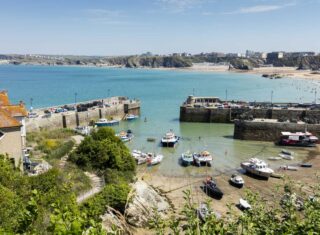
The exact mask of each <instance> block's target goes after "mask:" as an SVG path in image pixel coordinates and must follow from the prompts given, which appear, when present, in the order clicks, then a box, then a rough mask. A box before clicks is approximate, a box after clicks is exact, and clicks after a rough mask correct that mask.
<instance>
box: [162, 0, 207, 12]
mask: <svg viewBox="0 0 320 235" xmlns="http://www.w3.org/2000/svg"><path fill="white" fill-rule="evenodd" d="M205 1H206V0H157V2H158V3H160V4H161V5H162V7H163V8H164V9H166V10H169V11H170V12H183V11H185V10H187V9H190V8H194V7H199V6H201V5H202V4H203V3H204V2H205Z"/></svg>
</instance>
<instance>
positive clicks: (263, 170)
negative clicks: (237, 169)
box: [240, 158, 274, 179]
mask: <svg viewBox="0 0 320 235" xmlns="http://www.w3.org/2000/svg"><path fill="white" fill-rule="evenodd" d="M240 166H241V167H242V169H244V170H245V171H246V172H248V173H251V174H253V175H257V176H260V177H263V178H267V179H268V178H269V177H270V175H271V174H272V173H273V172H274V171H273V170H272V169H271V168H269V167H268V165H267V163H266V162H265V161H263V160H260V159H258V158H250V159H249V160H248V161H245V162H242V163H241V164H240Z"/></svg>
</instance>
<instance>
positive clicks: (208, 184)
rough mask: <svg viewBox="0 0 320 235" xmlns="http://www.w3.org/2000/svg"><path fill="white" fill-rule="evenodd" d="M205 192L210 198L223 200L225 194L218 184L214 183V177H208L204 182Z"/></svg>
mask: <svg viewBox="0 0 320 235" xmlns="http://www.w3.org/2000/svg"><path fill="white" fill-rule="evenodd" d="M204 190H206V193H207V194H208V195H210V196H213V197H217V198H219V199H221V198H222V196H223V192H222V191H221V190H220V189H219V188H218V186H217V184H216V182H214V180H213V178H212V177H207V178H206V180H205V181H204Z"/></svg>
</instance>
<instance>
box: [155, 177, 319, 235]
mask: <svg viewBox="0 0 320 235" xmlns="http://www.w3.org/2000/svg"><path fill="white" fill-rule="evenodd" d="M319 187H320V185H319V184H318V185H317V186H316V187H314V188H313V192H312V193H311V194H310V195H307V194H306V193H304V192H302V191H301V190H299V189H296V190H293V188H294V187H293V186H292V184H291V183H289V184H286V186H285V188H284V192H283V193H284V197H282V198H278V197H276V196H275V197H274V200H273V202H272V204H270V203H268V202H266V201H265V200H264V199H263V198H262V197H260V196H259V194H258V193H252V192H250V191H247V192H246V196H245V198H246V199H247V201H248V202H249V203H250V204H251V206H252V209H251V210H246V211H243V213H241V214H239V212H238V211H235V210H234V209H232V208H235V207H232V205H229V206H228V208H229V211H228V213H227V214H226V216H225V217H222V218H217V217H216V215H215V213H210V214H209V216H208V217H207V218H206V221H205V222H201V220H200V219H199V218H198V217H197V215H196V209H197V205H196V204H193V202H192V199H191V196H190V191H186V192H185V197H184V199H185V205H184V208H183V210H182V211H181V212H180V213H179V214H178V215H174V216H173V217H171V218H170V219H168V220H163V219H161V218H160V216H159V215H158V214H156V215H155V217H154V218H153V219H152V220H151V222H150V226H151V227H152V228H153V229H154V230H155V231H156V233H157V234H212V235H214V234H219V235H223V234H261V235H262V234H297V235H300V234H319V233H320V190H319V189H320V188H319ZM294 191H297V192H296V193H295V192H294ZM297 195H299V196H297ZM310 196H312V197H310ZM301 202H302V203H301ZM208 207H209V208H210V203H209V202H208Z"/></svg>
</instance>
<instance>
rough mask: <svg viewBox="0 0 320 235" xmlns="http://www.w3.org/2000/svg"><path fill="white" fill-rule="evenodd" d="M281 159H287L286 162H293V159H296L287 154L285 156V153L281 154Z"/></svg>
mask: <svg viewBox="0 0 320 235" xmlns="http://www.w3.org/2000/svg"><path fill="white" fill-rule="evenodd" d="M279 157H281V158H282V159H286V160H292V159H294V157H293V156H291V155H287V154H283V153H279Z"/></svg>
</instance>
